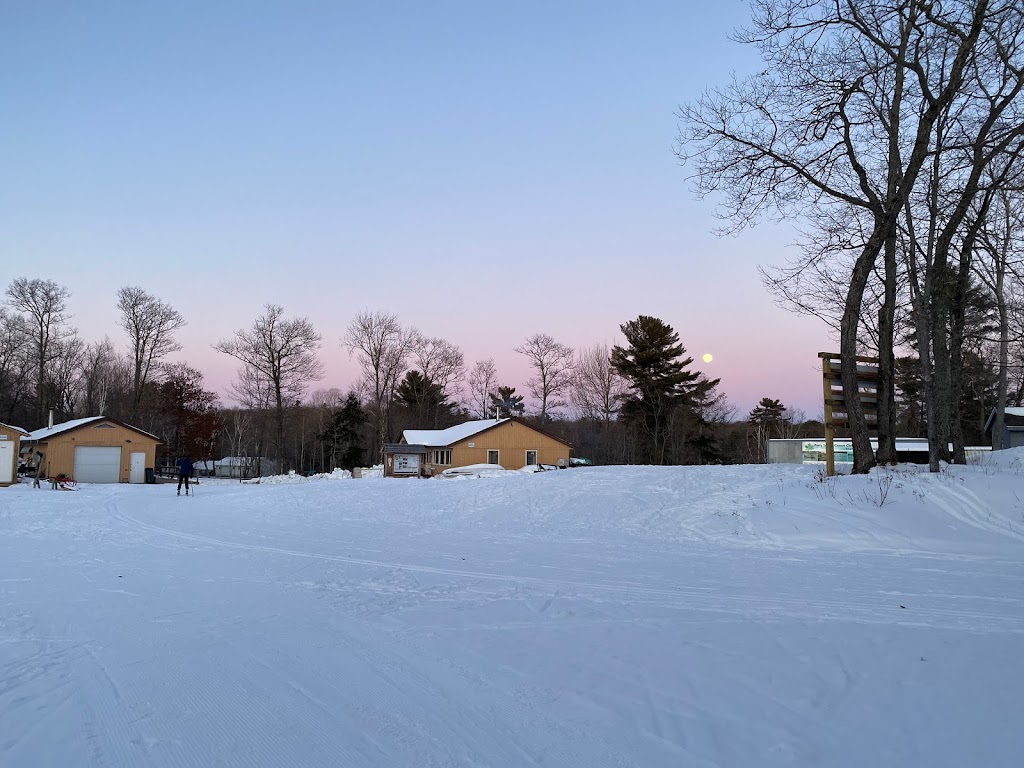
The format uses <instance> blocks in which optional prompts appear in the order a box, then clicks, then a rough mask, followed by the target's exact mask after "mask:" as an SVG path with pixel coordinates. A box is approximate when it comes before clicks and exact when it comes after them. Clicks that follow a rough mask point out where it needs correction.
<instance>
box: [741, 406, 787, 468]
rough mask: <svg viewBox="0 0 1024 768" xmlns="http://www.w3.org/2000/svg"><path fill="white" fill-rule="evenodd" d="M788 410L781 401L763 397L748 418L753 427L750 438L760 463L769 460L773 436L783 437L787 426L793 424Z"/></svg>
mask: <svg viewBox="0 0 1024 768" xmlns="http://www.w3.org/2000/svg"><path fill="white" fill-rule="evenodd" d="M786 410H787V409H786V406H785V405H783V404H782V401H781V400H774V399H772V398H770V397H762V398H761V402H759V403H758V404H757V405H756V406H754V409H753V410H752V411H751V412H750V415H749V416H747V422H748V423H749V424H750V427H751V430H750V433H749V437H750V438H751V439H753V441H754V452H755V457H756V459H757V461H758V462H759V463H761V462H766V461H767V460H768V440H769V439H770V438H771V437H772V435H774V436H776V437H782V433H783V432H784V431H785V427H786V425H788V424H790V423H791V422H792V419H791V418H790V416H789V415H787V413H786Z"/></svg>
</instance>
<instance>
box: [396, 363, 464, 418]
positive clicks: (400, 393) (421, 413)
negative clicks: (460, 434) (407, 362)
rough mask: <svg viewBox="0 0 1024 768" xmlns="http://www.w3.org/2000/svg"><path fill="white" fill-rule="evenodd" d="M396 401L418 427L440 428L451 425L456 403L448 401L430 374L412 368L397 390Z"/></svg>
mask: <svg viewBox="0 0 1024 768" xmlns="http://www.w3.org/2000/svg"><path fill="white" fill-rule="evenodd" d="M395 402H396V403H397V404H398V405H399V406H400V407H402V408H404V409H405V410H406V411H407V413H408V414H409V417H410V421H411V423H412V424H413V426H414V427H415V428H417V429H438V428H443V427H447V426H451V423H452V421H454V414H455V411H456V405H455V404H454V403H451V402H449V401H448V396H447V395H446V394H445V393H444V390H443V389H442V388H441V387H440V386H439V385H438V384H435V383H434V381H433V380H432V379H431V378H430V377H429V376H424V375H423V373H421V372H420V371H416V370H412V371H408V372H407V373H406V374H405V378H403V379H402V381H401V382H400V383H399V385H398V389H397V390H395Z"/></svg>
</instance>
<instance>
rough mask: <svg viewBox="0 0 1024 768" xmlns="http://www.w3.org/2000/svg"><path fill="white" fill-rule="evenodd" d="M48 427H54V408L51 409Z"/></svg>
mask: <svg viewBox="0 0 1024 768" xmlns="http://www.w3.org/2000/svg"><path fill="white" fill-rule="evenodd" d="M47 429H53V408H51V409H50V425H49V427H47Z"/></svg>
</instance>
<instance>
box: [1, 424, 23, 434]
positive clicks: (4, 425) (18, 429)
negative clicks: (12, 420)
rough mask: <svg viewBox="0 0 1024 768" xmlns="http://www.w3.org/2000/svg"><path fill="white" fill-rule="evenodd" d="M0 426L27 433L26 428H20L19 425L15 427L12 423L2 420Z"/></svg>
mask: <svg viewBox="0 0 1024 768" xmlns="http://www.w3.org/2000/svg"><path fill="white" fill-rule="evenodd" d="M0 427H2V428H6V429H13V430H14V431H15V432H21V434H23V435H27V434H28V430H27V429H22V428H21V427H16V426H14V425H13V424H4V423H3V422H2V421H0Z"/></svg>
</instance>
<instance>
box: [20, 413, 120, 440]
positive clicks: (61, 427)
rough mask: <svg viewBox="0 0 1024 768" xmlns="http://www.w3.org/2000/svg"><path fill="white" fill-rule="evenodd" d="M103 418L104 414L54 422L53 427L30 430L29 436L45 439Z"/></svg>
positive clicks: (34, 438) (35, 438)
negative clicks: (58, 422)
mask: <svg viewBox="0 0 1024 768" xmlns="http://www.w3.org/2000/svg"><path fill="white" fill-rule="evenodd" d="M102 418H103V417H102V416H86V417H85V418H84V419H72V420H71V421H65V422H64V423H63V424H54V425H53V426H52V427H43V428H42V429H37V430H35V431H33V432H29V435H28V436H29V437H30V438H31V439H33V440H45V439H46V438H48V437H53V436H54V435H59V434H60V433H61V432H67V431H68V430H71V429H77V428H78V427H83V426H85V425H86V424H88V423H89V422H91V421H99V420H100V419H102Z"/></svg>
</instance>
